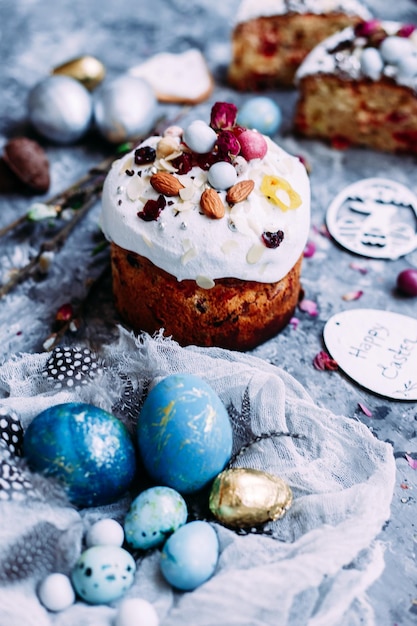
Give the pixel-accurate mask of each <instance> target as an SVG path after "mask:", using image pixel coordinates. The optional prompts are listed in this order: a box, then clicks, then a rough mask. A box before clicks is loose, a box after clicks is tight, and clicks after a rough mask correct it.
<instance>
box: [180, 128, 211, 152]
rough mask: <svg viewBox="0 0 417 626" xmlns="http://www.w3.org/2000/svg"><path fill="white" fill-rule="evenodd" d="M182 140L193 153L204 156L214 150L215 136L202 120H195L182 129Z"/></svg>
mask: <svg viewBox="0 0 417 626" xmlns="http://www.w3.org/2000/svg"><path fill="white" fill-rule="evenodd" d="M183 140H184V142H185V143H186V144H187V146H188V147H189V148H190V150H193V152H197V154H205V153H206V152H210V150H212V149H213V148H214V144H215V143H216V140H217V134H216V131H215V130H213V128H211V127H210V126H209V125H208V124H206V122H204V121H203V120H195V121H194V122H191V124H190V125H189V126H187V128H185V129H184V134H183Z"/></svg>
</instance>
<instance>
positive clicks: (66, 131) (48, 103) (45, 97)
mask: <svg viewBox="0 0 417 626" xmlns="http://www.w3.org/2000/svg"><path fill="white" fill-rule="evenodd" d="M92 111H93V107H92V101H91V96H90V94H89V92H88V91H87V89H86V88H85V87H83V85H82V84H81V83H80V82H78V81H77V80H75V79H74V78H71V77H70V76H58V75H57V76H48V77H47V78H45V79H44V80H42V81H40V82H39V83H38V84H37V85H35V87H34V88H33V89H32V90H31V92H30V93H29V97H28V116H29V120H30V122H31V123H32V125H33V126H34V127H35V128H36V130H37V131H38V132H39V133H40V134H41V135H43V136H44V137H46V138H47V139H50V140H51V141H54V142H55V143H60V144H70V143H74V142H75V141H77V140H78V139H80V137H82V136H83V135H84V134H85V133H86V132H87V130H88V129H89V127H90V124H91V119H92Z"/></svg>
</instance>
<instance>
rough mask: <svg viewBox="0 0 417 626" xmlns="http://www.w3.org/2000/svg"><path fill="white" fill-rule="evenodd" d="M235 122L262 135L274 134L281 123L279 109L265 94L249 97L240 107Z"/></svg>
mask: <svg viewBox="0 0 417 626" xmlns="http://www.w3.org/2000/svg"><path fill="white" fill-rule="evenodd" d="M237 123H238V124H239V125H240V126H245V127H246V128H254V129H256V130H257V131H258V132H260V133H263V134H264V135H274V134H275V133H276V132H277V131H278V130H279V128H280V126H281V123H282V113H281V109H280V107H279V106H278V104H277V103H276V102H274V101H273V100H272V99H271V98H267V97H266V96H258V97H256V98H250V99H249V100H247V101H246V102H245V103H244V104H243V105H242V106H241V107H240V110H239V113H238V116H237Z"/></svg>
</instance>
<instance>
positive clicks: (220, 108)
mask: <svg viewBox="0 0 417 626" xmlns="http://www.w3.org/2000/svg"><path fill="white" fill-rule="evenodd" d="M236 118H237V106H235V105H234V104H232V103H231V102H215V103H214V104H213V107H212V109H211V114H210V126H211V127H212V128H214V130H226V129H231V128H233V126H234V125H235V124H236Z"/></svg>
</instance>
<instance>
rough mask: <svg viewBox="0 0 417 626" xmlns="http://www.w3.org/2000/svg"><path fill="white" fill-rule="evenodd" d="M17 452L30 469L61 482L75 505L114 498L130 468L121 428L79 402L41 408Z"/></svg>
mask: <svg viewBox="0 0 417 626" xmlns="http://www.w3.org/2000/svg"><path fill="white" fill-rule="evenodd" d="M23 451H24V456H25V457H26V459H27V461H28V463H29V466H30V467H31V469H33V470H34V471H37V472H42V473H44V474H45V475H48V476H53V477H54V478H56V479H58V480H59V481H61V482H62V483H63V485H64V487H65V490H66V492H67V495H68V497H69V499H70V500H71V502H73V503H74V504H76V505H78V506H98V505H102V504H108V503H110V502H114V501H115V500H117V499H118V498H119V497H120V496H121V495H123V493H124V492H125V491H126V490H127V489H128V487H129V485H130V484H131V482H132V480H133V477H134V475H135V472H136V458H135V449H134V446H133V442H132V440H131V437H130V435H129V433H128V431H127V429H126V427H125V426H124V425H123V424H122V422H121V421H120V420H118V419H117V418H116V417H114V416H113V415H111V414H110V413H107V412H106V411H104V410H103V409H100V408H98V407H95V406H93V405H91V404H85V403H82V402H68V403H64V404H58V405H56V406H52V407H49V408H48V409H46V410H45V411H42V413H40V414H39V415H38V416H37V417H35V418H34V419H33V421H32V422H31V423H30V425H29V427H28V428H27V430H26V432H25V435H24V440H23Z"/></svg>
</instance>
